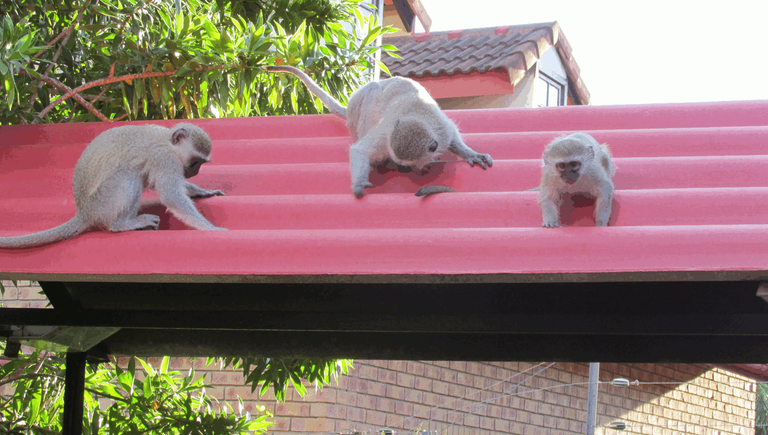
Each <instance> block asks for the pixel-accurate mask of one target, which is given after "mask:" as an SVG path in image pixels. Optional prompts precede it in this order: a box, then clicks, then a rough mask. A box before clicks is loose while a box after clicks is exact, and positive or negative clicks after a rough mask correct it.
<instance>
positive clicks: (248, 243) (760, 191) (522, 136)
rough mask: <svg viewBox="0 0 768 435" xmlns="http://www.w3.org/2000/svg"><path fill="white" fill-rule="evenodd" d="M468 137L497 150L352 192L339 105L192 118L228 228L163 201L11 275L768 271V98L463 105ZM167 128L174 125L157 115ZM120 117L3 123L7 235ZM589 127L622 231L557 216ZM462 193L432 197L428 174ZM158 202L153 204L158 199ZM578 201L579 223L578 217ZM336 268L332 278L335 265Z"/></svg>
mask: <svg viewBox="0 0 768 435" xmlns="http://www.w3.org/2000/svg"><path fill="white" fill-rule="evenodd" d="M448 115H449V116H450V117H451V118H452V119H454V120H455V121H456V123H457V124H458V126H459V128H460V130H461V131H462V133H463V134H464V137H465V139H466V142H467V143H468V144H469V145H470V146H471V147H472V148H474V149H475V150H477V151H479V152H488V153H490V154H491V155H492V156H493V158H494V166H493V168H490V169H488V170H487V171H483V170H482V169H481V168H479V167H475V168H471V167H469V165H468V164H466V163H465V162H455V161H452V162H447V163H443V164H440V165H438V166H437V167H436V168H435V170H434V171H433V172H432V173H431V174H429V175H427V176H417V175H414V174H401V173H397V172H394V171H388V170H382V171H380V172H378V173H376V172H374V173H373V175H372V176H371V181H372V182H373V184H374V187H373V188H371V189H368V190H367V191H366V192H367V194H366V196H365V197H364V198H363V199H356V198H354V196H353V195H352V194H351V191H350V187H349V186H350V175H349V164H348V147H349V145H350V144H351V143H352V139H351V138H350V137H349V134H348V132H347V129H346V127H345V125H344V123H343V121H341V120H340V119H338V118H335V117H333V116H331V115H320V116H296V117H269V118H267V117H262V118H245V119H222V120H200V121H195V122H196V123H198V124H199V125H200V126H202V127H203V128H205V129H206V130H207V131H208V132H209V134H210V135H211V137H212V139H213V154H212V158H213V161H212V162H211V163H210V164H208V165H206V166H205V167H203V169H202V170H201V172H200V175H199V176H197V177H196V178H194V179H193V181H194V182H195V183H196V184H198V185H200V186H201V187H204V188H209V189H221V190H223V191H224V192H225V193H226V194H227V196H225V197H214V198H209V199H203V200H198V201H196V203H197V206H198V208H199V209H200V210H201V211H202V213H203V214H204V215H205V216H206V217H207V218H208V219H209V220H211V221H212V222H213V223H214V224H215V225H217V226H223V227H227V228H229V229H230V231H228V232H213V231H211V232H203V231H195V230H187V229H186V228H185V227H184V226H183V225H182V224H181V223H180V222H178V221H177V220H176V219H174V218H171V217H169V216H168V215H167V214H166V213H165V212H164V211H163V208H162V207H158V206H156V205H155V206H150V207H149V208H150V210H154V211H157V212H160V213H161V214H162V218H163V223H162V225H161V228H162V229H163V230H161V231H144V232H130V233H122V234H110V233H106V232H92V233H88V234H85V235H82V236H80V237H77V238H75V239H73V240H69V241H65V242H61V243H57V244H53V245H49V246H46V247H40V248H34V249H26V250H16V251H12V250H0V276H3V277H7V278H31V279H56V280H64V281H73V280H83V279H86V280H91V279H108V280H126V281H127V280H133V281H137V280H138V281H173V280H176V281H178V280H182V281H204V282H211V281H229V282H238V281H243V280H278V281H280V280H288V281H290V280H299V281H306V280H310V281H311V280H317V281H323V280H326V281H327V280H355V281H363V282H364V281H387V282H397V281H409V280H416V281H433V280H438V281H451V280H459V281H461V280H468V281H473V280H474V281H477V280H486V281H510V282H514V281H530V280H534V281H552V280H561V281H562V280H565V281H568V280H577V279H578V280H582V279H590V280H598V281H599V280H613V281H616V280H630V279H637V278H638V277H641V278H643V279H649V278H650V279H686V278H691V277H693V278H696V279H715V280H716V279H726V278H727V279H760V278H763V277H765V276H766V270H768V250H766V246H768V214H766V212H765V210H767V209H768V171H766V170H765V168H766V167H767V166H768V101H754V102H729V103H706V104H669V105H647V106H617V107H609V106H602V107H588V106H571V107H560V108H540V109H490V110H469V111H452V112H448ZM158 123H160V124H164V125H171V124H174V123H175V121H171V122H158ZM110 126H111V125H108V124H97V123H89V124H64V125H43V126H12V127H0V186H3V192H4V193H3V195H2V197H1V198H0V216H2V218H1V219H0V235H2V236H10V235H20V234H25V233H29V232H33V231H39V230H43V229H46V228H50V227H53V226H56V225H59V224H61V223H63V222H65V221H66V220H68V219H69V218H70V217H72V216H73V215H74V213H75V206H74V200H73V198H72V187H71V186H72V184H71V179H72V174H73V170H74V165H75V162H76V160H77V158H78V156H79V155H80V153H81V152H82V150H83V149H84V147H85V146H86V145H87V143H88V142H89V141H90V140H91V139H92V138H93V137H95V136H96V134H98V133H99V132H100V131H102V130H104V129H106V128H109V127H110ZM578 130H581V131H588V132H590V133H591V134H592V135H593V136H594V137H595V138H596V139H597V140H598V141H601V142H607V143H608V144H609V145H610V147H611V149H612V152H613V154H614V157H615V163H616V164H617V166H618V168H619V169H618V172H617V175H616V178H615V184H616V190H617V192H616V197H615V203H614V215H613V217H612V219H611V225H612V226H610V227H608V228H593V227H583V226H585V225H586V226H589V225H591V224H593V220H592V217H591V213H592V207H591V206H589V205H586V206H585V205H584V204H580V206H579V207H576V209H575V210H574V211H573V212H572V213H565V215H566V220H569V221H570V222H569V223H571V224H573V225H575V226H582V227H571V228H559V229H543V228H541V227H540V225H541V213H540V210H539V207H538V204H537V193H535V192H525V191H524V190H525V189H529V188H531V187H534V186H536V185H537V184H538V181H539V177H540V157H541V152H542V151H543V149H544V147H545V146H546V144H547V143H548V142H549V141H550V140H552V139H553V138H554V137H557V136H559V135H562V134H564V133H568V132H572V131H578ZM429 184H444V185H448V186H450V187H453V188H455V189H457V190H458V191H459V192H460V193H455V194H442V195H436V196H433V197H429V198H426V199H420V198H416V197H415V196H413V192H415V191H416V190H417V189H418V188H419V187H420V186H423V185H429ZM151 198H152V197H151V196H150V197H149V199H148V200H149V201H150V202H151V201H153V200H152V199H151ZM569 214H570V218H568V217H567V216H568V215H569ZM329 275H330V276H329Z"/></svg>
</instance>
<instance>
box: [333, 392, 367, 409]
mask: <svg viewBox="0 0 768 435" xmlns="http://www.w3.org/2000/svg"><path fill="white" fill-rule="evenodd" d="M364 396H365V395H363V394H357V393H353V392H351V391H339V392H337V393H336V403H340V404H342V405H349V406H355V403H357V400H358V397H364Z"/></svg>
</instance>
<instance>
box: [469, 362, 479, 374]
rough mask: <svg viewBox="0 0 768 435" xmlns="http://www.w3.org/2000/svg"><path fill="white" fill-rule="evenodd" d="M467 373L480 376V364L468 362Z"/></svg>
mask: <svg viewBox="0 0 768 435" xmlns="http://www.w3.org/2000/svg"><path fill="white" fill-rule="evenodd" d="M467 372H468V373H469V374H471V375H479V374H480V364H479V363H476V362H468V363H467Z"/></svg>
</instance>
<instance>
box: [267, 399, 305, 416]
mask: <svg viewBox="0 0 768 435" xmlns="http://www.w3.org/2000/svg"><path fill="white" fill-rule="evenodd" d="M309 407H310V404H309V403H301V402H292V403H278V404H277V405H275V415H279V416H290V417H294V416H297V417H308V416H309Z"/></svg>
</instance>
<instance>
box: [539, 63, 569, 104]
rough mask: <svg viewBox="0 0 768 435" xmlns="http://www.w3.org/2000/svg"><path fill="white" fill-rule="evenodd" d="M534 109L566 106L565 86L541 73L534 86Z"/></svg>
mask: <svg viewBox="0 0 768 435" xmlns="http://www.w3.org/2000/svg"><path fill="white" fill-rule="evenodd" d="M533 92H534V104H533V107H551V106H565V84H564V83H560V82H558V81H557V80H555V79H553V78H552V77H550V76H548V75H546V74H543V73H542V72H541V71H539V74H538V76H537V77H536V84H535V85H534V86H533Z"/></svg>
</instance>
